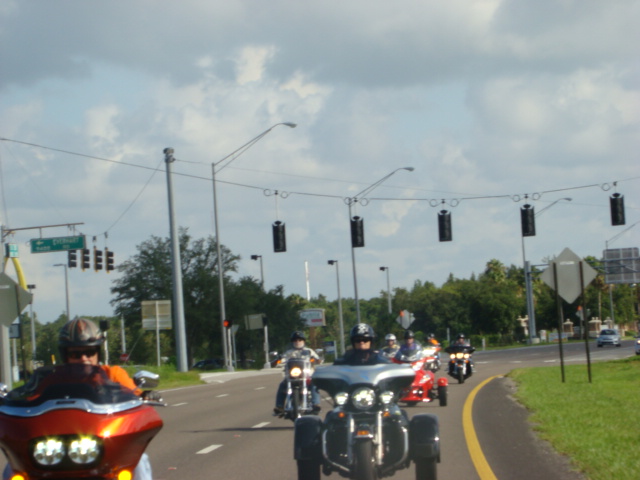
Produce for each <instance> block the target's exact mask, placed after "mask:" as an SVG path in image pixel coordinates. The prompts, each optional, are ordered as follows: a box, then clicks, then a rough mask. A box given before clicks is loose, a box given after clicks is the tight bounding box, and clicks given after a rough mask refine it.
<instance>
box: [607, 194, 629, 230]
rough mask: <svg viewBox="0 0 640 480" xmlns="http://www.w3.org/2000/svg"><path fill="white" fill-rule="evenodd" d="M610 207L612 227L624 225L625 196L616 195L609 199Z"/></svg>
mask: <svg viewBox="0 0 640 480" xmlns="http://www.w3.org/2000/svg"><path fill="white" fill-rule="evenodd" d="M609 206H610V207H611V225H613V226H617V225H624V224H625V223H626V222H625V218H624V195H620V194H619V193H614V194H613V195H611V196H610V197H609Z"/></svg>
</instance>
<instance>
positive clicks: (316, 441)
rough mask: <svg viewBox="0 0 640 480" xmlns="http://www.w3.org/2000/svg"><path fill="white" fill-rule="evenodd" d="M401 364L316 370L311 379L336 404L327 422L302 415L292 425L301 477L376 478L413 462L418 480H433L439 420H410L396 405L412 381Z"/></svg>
mask: <svg viewBox="0 0 640 480" xmlns="http://www.w3.org/2000/svg"><path fill="white" fill-rule="evenodd" d="M414 377H415V375H414V372H413V370H411V369H410V368H407V367H406V366H403V365H394V364H381V365H371V366H357V367H353V366H346V365H340V366H338V365H333V366H328V367H324V368H322V369H318V370H317V371H316V372H315V373H314V375H313V383H314V385H316V386H317V387H318V388H319V389H321V390H325V391H326V392H327V393H329V394H330V395H331V396H332V398H333V402H334V409H333V410H331V411H330V412H329V413H328V414H327V416H326V418H325V420H324V422H323V421H322V419H321V418H320V417H318V416H317V415H309V416H306V417H301V418H299V419H298V420H296V422H295V427H294V459H295V460H296V463H297V468H298V480H319V479H320V474H321V471H322V473H324V474H325V475H330V474H331V473H332V472H338V473H339V474H340V475H341V476H343V477H346V478H354V479H357V480H376V479H378V478H381V477H386V476H391V475H393V474H394V473H395V472H396V471H397V470H401V469H406V468H409V467H410V465H411V462H413V463H415V472H416V480H435V479H436V475H437V463H439V462H440V436H439V427H438V418H437V417H436V416H435V415H431V414H419V415H414V416H413V418H412V419H411V420H409V418H408V416H407V414H406V412H405V411H403V410H401V409H400V407H399V406H398V405H397V399H398V396H399V394H400V392H401V391H402V390H403V389H404V388H407V387H408V386H409V385H411V383H412V382H413V379H414Z"/></svg>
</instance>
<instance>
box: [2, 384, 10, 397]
mask: <svg viewBox="0 0 640 480" xmlns="http://www.w3.org/2000/svg"><path fill="white" fill-rule="evenodd" d="M8 393H9V387H7V384H6V383H0V398H4V397H6V396H7V394H8Z"/></svg>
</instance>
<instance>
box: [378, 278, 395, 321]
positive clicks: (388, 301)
mask: <svg viewBox="0 0 640 480" xmlns="http://www.w3.org/2000/svg"><path fill="white" fill-rule="evenodd" d="M380 270H382V271H383V272H384V271H386V272H387V303H388V305H389V315H391V313H392V310H391V283H390V282H389V267H380Z"/></svg>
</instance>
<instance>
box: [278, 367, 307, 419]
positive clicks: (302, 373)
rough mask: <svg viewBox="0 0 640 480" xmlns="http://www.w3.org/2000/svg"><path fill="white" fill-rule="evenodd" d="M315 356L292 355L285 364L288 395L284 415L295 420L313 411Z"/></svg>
mask: <svg viewBox="0 0 640 480" xmlns="http://www.w3.org/2000/svg"><path fill="white" fill-rule="evenodd" d="M313 360H314V359H313V358H310V357H307V356H303V357H292V358H289V359H288V360H287V362H286V364H285V366H284V378H285V382H286V389H287V396H286V399H285V402H284V412H283V413H282V415H281V416H282V417H284V418H288V419H290V420H293V421H294V422H295V420H296V419H297V418H298V417H301V416H302V415H308V414H311V413H313V399H312V396H311V388H312V387H311V375H312V374H313V368H312V364H313Z"/></svg>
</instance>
